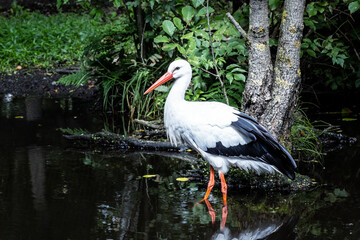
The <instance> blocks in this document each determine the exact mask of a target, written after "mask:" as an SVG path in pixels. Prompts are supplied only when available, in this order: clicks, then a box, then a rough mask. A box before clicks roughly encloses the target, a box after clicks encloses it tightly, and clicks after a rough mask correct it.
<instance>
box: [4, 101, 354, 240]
mask: <svg viewBox="0 0 360 240" xmlns="http://www.w3.org/2000/svg"><path fill="white" fill-rule="evenodd" d="M0 106H1V111H0V112H1V118H0V130H1V131H0V132H1V137H0V239H360V200H359V197H360V146H359V144H357V145H355V146H352V147H345V148H343V149H342V150H337V151H333V152H330V153H328V155H327V156H326V157H325V160H324V163H322V165H317V166H315V167H314V168H313V169H309V168H308V167H307V168H304V169H307V171H308V172H307V173H306V174H309V175H310V176H311V177H312V178H314V179H315V180H316V181H318V182H319V184H318V185H317V186H316V187H314V188H313V189H311V190H308V191H305V192H296V193H291V194H285V193H277V192H263V191H255V190H254V191H252V190H246V191H243V192H239V191H232V190H230V191H229V197H228V198H229V199H228V202H229V206H228V208H227V209H222V197H221V192H220V191H219V189H216V190H215V191H214V190H213V193H212V195H211V196H210V203H211V205H212V208H213V209H214V211H215V215H216V216H215V219H214V223H212V219H211V215H210V214H209V212H208V208H207V206H206V204H205V203H201V204H199V205H196V206H194V203H196V202H197V201H199V200H200V199H201V198H202V196H203V195H204V192H205V189H206V186H203V185H201V184H196V183H189V182H180V181H176V178H178V177H181V173H182V172H183V171H184V169H190V168H191V166H190V164H188V163H187V162H185V161H182V160H178V159H177V158H172V157H161V156H157V155H149V154H146V153H132V154H117V155H114V154H109V155H103V154H102V155H100V154H96V153H92V152H82V151H79V150H75V149H73V148H71V146H70V147H69V146H67V145H66V144H65V143H64V139H63V138H62V137H61V133H60V131H59V130H57V129H58V128H71V129H74V128H77V129H80V128H81V129H87V130H89V131H90V132H95V131H99V130H101V129H102V128H104V125H103V121H102V119H101V118H100V117H99V116H98V115H97V114H94V113H93V112H92V111H91V106H90V105H89V104H87V103H84V102H81V101H76V100H72V99H60V100H59V99H58V100H56V99H45V98H44V99H41V98H31V97H29V98H26V99H25V98H14V97H10V96H1V101H0ZM344 131H347V133H348V134H349V135H352V136H355V137H359V133H360V131H359V122H358V121H352V122H348V123H346V124H345V125H344ZM144 175H156V176H155V177H149V178H145V177H143V176H144ZM225 210H227V215H226V211H225ZM225 217H226V219H225ZM223 226H224V227H223Z"/></svg>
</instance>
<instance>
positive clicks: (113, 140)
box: [64, 132, 187, 152]
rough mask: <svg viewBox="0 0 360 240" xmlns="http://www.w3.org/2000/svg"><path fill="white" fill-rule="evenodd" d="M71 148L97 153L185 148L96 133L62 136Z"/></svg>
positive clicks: (112, 134) (106, 133)
mask: <svg viewBox="0 0 360 240" xmlns="http://www.w3.org/2000/svg"><path fill="white" fill-rule="evenodd" d="M64 138H65V139H67V140H69V141H71V142H72V144H73V145H72V146H74V145H75V146H76V147H80V148H90V149H94V150H97V151H122V152H126V151H145V150H146V151H166V152H179V151H185V150H186V148H187V147H186V146H184V145H182V146H173V145H171V144H170V142H158V141H148V140H140V139H136V138H132V137H125V136H122V135H119V134H115V133H109V132H98V133H93V134H79V135H64Z"/></svg>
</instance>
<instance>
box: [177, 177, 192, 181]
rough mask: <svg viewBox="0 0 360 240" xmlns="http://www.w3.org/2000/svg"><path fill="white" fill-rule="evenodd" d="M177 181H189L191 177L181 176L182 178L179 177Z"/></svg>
mask: <svg viewBox="0 0 360 240" xmlns="http://www.w3.org/2000/svg"><path fill="white" fill-rule="evenodd" d="M176 181H179V182H187V181H189V179H188V178H186V177H180V178H177V179H176Z"/></svg>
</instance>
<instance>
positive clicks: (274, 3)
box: [269, 0, 280, 11]
mask: <svg viewBox="0 0 360 240" xmlns="http://www.w3.org/2000/svg"><path fill="white" fill-rule="evenodd" d="M279 3H280V0H269V7H270V9H271V10H272V11H273V10H275V9H276V8H277V7H278V6H279Z"/></svg>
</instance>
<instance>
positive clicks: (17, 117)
mask: <svg viewBox="0 0 360 240" xmlns="http://www.w3.org/2000/svg"><path fill="white" fill-rule="evenodd" d="M15 118H16V119H19V118H24V116H15Z"/></svg>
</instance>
